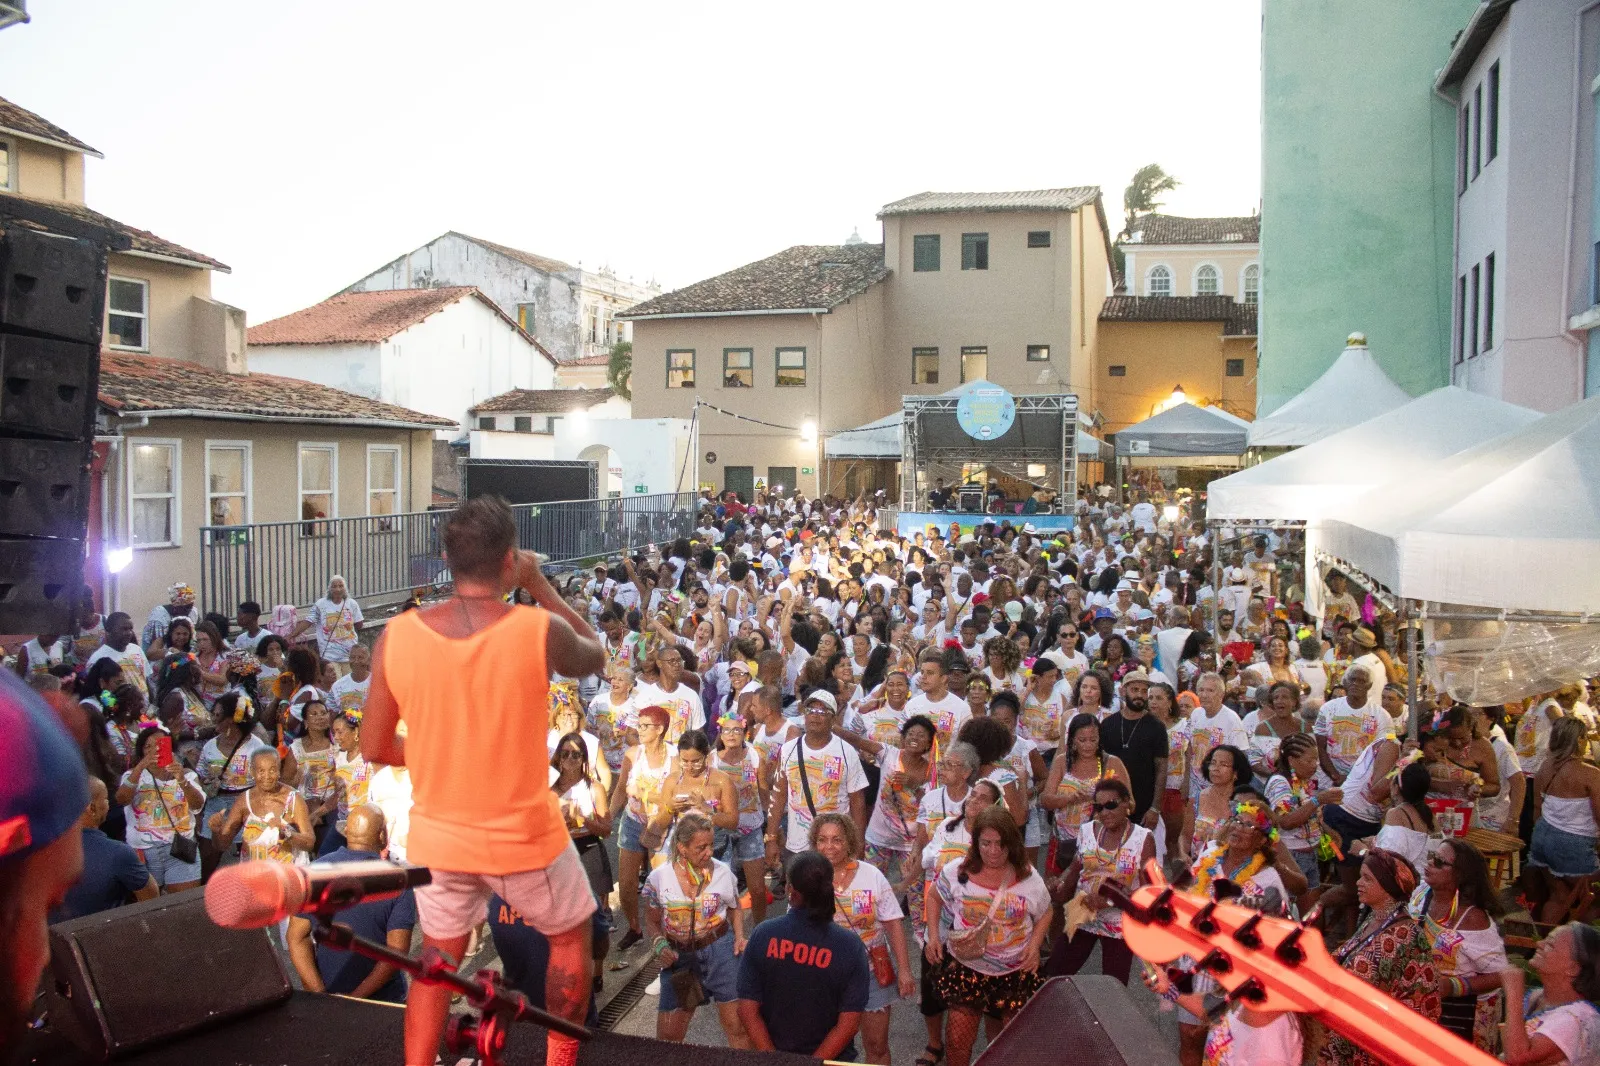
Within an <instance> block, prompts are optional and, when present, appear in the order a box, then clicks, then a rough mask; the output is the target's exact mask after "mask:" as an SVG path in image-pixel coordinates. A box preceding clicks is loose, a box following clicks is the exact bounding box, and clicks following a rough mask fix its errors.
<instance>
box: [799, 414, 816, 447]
mask: <svg viewBox="0 0 1600 1066" xmlns="http://www.w3.org/2000/svg"><path fill="white" fill-rule="evenodd" d="M800 439H801V441H803V442H804V443H806V444H815V443H817V424H816V423H815V422H813V421H811V420H810V419H807V420H806V421H804V422H802V423H800Z"/></svg>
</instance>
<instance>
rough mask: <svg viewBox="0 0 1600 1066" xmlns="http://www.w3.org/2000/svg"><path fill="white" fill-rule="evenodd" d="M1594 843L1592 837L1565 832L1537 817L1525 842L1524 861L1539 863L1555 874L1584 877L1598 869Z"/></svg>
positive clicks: (1533, 863)
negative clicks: (1525, 853) (1530, 837)
mask: <svg viewBox="0 0 1600 1066" xmlns="http://www.w3.org/2000/svg"><path fill="white" fill-rule="evenodd" d="M1594 843H1595V842H1594V837H1586V836H1579V835H1578V834H1577V833H1568V832H1567V831H1566V830H1564V829H1557V828H1556V827H1555V826H1553V825H1551V824H1550V823H1549V822H1547V821H1545V820H1544V819H1543V818H1540V819H1539V820H1538V821H1537V822H1535V823H1534V826H1533V839H1532V840H1531V841H1529V843H1528V865H1529V866H1543V867H1544V868H1546V869H1547V870H1549V871H1550V872H1551V873H1552V874H1555V875H1556V876H1557V877H1588V876H1589V875H1590V874H1592V873H1594V872H1595V871H1596V870H1600V861H1596V859H1595V850H1594Z"/></svg>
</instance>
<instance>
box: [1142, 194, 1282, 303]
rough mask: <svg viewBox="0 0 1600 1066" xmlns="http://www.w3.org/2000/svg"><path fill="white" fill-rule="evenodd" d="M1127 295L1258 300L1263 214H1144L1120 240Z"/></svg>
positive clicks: (1239, 301) (1240, 301) (1259, 297)
mask: <svg viewBox="0 0 1600 1066" xmlns="http://www.w3.org/2000/svg"><path fill="white" fill-rule="evenodd" d="M1118 247H1120V248H1121V249H1122V254H1123V273H1124V275H1125V276H1126V278H1127V290H1128V291H1127V294H1128V295H1129V296H1231V297H1233V300H1234V302H1235V303H1238V304H1243V305H1248V306H1254V305H1255V304H1257V303H1259V302H1260V300H1261V216H1260V215H1239V216H1225V217H1220V218H1183V217H1181V216H1178V215H1146V216H1144V217H1143V218H1141V219H1139V220H1138V221H1137V222H1136V223H1134V226H1133V231H1132V232H1131V233H1129V234H1128V236H1127V238H1126V239H1124V240H1123V241H1121V242H1119V244H1118Z"/></svg>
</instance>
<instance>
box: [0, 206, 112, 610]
mask: <svg viewBox="0 0 1600 1066" xmlns="http://www.w3.org/2000/svg"><path fill="white" fill-rule="evenodd" d="M16 210H21V209H20V208H17V207H16V206H15V205H14V204H12V203H11V202H10V201H7V200H0V633H52V632H53V633H68V632H71V631H72V619H73V613H74V609H75V608H76V606H77V603H78V592H79V590H80V589H81V588H82V587H83V564H84V548H85V543H86V541H87V539H88V521H89V466H90V459H91V456H92V452H93V447H94V429H95V413H96V405H97V401H98V396H97V392H98V385H99V376H100V355H99V353H100V334H101V329H102V320H103V318H104V315H105V299H106V297H105V290H106V262H107V254H108V252H107V245H106V244H105V243H97V242H96V241H95V240H92V239H90V238H88V237H85V236H66V235H62V234H57V233H53V232H44V231H43V230H41V229H40V228H39V227H41V226H43V227H44V229H48V228H49V225H50V222H51V220H52V219H51V217H50V216H51V215H52V214H53V213H52V212H51V211H50V210H48V209H47V207H46V206H37V205H35V206H33V207H29V208H27V214H28V216H29V217H28V219H27V221H26V223H24V222H23V221H20V220H19V219H17V218H16V217H13V215H12V212H13V211H16ZM54 214H59V212H56V213H54ZM57 221H60V222H62V224H63V225H65V226H66V227H67V228H68V229H78V228H81V226H77V225H76V224H75V222H74V220H73V219H72V218H71V217H70V216H63V217H62V218H61V219H59V220H57Z"/></svg>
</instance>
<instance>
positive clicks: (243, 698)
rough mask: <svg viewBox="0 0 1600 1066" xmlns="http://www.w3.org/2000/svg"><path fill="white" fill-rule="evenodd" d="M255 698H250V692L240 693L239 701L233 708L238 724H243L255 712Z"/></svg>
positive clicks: (234, 718) (235, 721) (235, 720)
mask: <svg viewBox="0 0 1600 1066" xmlns="http://www.w3.org/2000/svg"><path fill="white" fill-rule="evenodd" d="M255 709H256V703H255V700H252V699H251V698H250V694H249V693H248V692H241V693H239V702H238V703H236V704H235V705H234V708H233V721H234V723H235V724H236V725H243V724H244V722H245V719H247V718H249V717H250V716H251V715H252V714H254V713H255Z"/></svg>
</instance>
